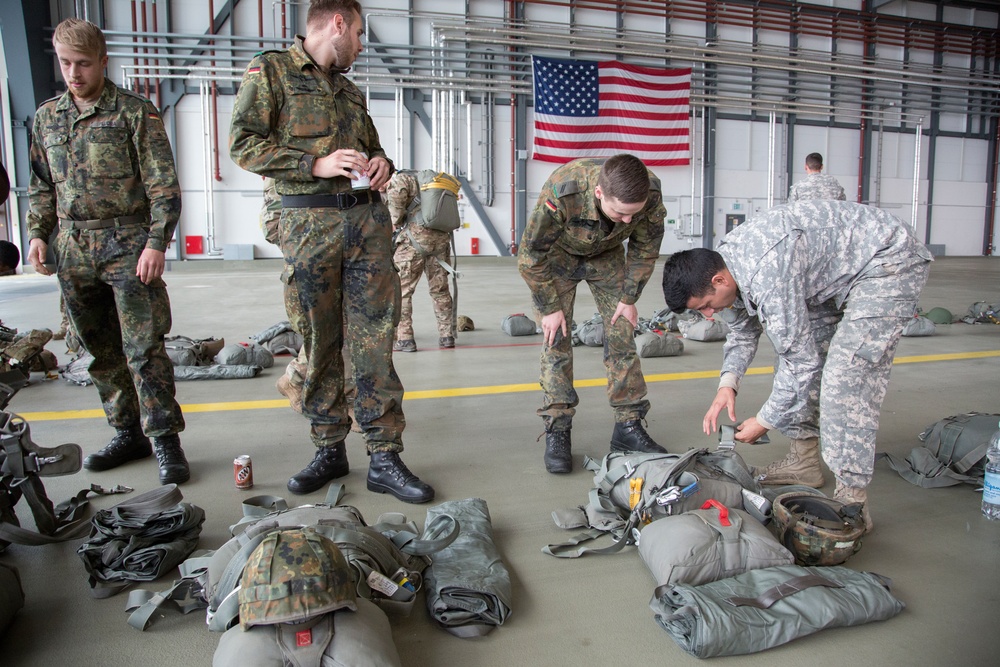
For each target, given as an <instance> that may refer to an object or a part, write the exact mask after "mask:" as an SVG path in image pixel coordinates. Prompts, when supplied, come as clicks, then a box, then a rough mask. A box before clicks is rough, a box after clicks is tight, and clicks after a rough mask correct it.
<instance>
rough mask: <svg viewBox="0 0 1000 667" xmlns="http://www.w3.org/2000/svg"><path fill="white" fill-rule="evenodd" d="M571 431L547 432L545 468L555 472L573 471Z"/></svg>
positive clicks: (543, 458) (544, 457)
mask: <svg viewBox="0 0 1000 667" xmlns="http://www.w3.org/2000/svg"><path fill="white" fill-rule="evenodd" d="M571 448H572V445H571V444H570V437H569V431H546V432H545V455H544V456H543V457H542V461H544V462H545V469H546V470H548V471H549V472H551V473H553V474H559V473H566V472H572V471H573V456H572V455H571V454H570V449H571Z"/></svg>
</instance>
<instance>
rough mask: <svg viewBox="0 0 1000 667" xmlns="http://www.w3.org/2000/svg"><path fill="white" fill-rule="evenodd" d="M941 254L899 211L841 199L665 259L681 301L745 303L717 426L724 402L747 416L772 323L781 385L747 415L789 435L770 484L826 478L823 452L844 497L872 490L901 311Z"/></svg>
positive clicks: (800, 206) (792, 209) (782, 211)
mask: <svg viewBox="0 0 1000 667" xmlns="http://www.w3.org/2000/svg"><path fill="white" fill-rule="evenodd" d="M931 260H932V258H931V254H930V252H928V250H927V248H925V247H924V245H923V244H922V243H920V242H919V241H917V240H916V239H915V238H914V237H913V235H912V234H911V233H910V230H909V229H908V228H907V226H906V225H905V224H903V223H902V222H901V221H900V220H898V219H897V218H894V217H893V216H891V215H889V214H888V213H886V212H884V211H881V210H879V209H877V208H871V207H868V206H862V205H860V204H852V203H848V202H833V201H816V200H813V201H805V202H797V203H795V204H789V205H787V206H779V207H777V208H773V209H771V210H770V211H766V212H765V213H763V214H761V215H759V216H758V217H756V218H754V219H752V220H750V221H749V222H747V223H744V224H742V225H740V226H739V227H738V228H737V229H735V230H733V231H732V232H730V233H729V234H727V235H726V237H725V238H724V239H723V241H722V243H721V244H720V246H719V250H718V252H716V251H714V250H708V249H706V248H696V249H694V250H687V251H684V252H681V253H677V254H676V255H673V256H672V257H670V259H669V260H667V263H666V265H665V266H664V269H663V295H664V297H665V298H666V301H667V305H668V306H669V307H670V309H671V310H674V311H677V312H680V311H681V310H683V309H684V308H690V309H692V310H697V311H699V312H701V313H702V314H703V315H705V316H706V317H710V316H711V315H713V314H714V313H717V312H719V311H721V310H723V309H726V308H733V309H734V311H735V312H734V313H733V315H734V318H733V319H734V321H732V322H731V323H730V327H731V331H730V333H729V336H728V338H727V340H726V344H725V347H724V348H723V349H724V358H723V362H722V377H721V379H720V381H719V391H718V393H717V394H716V397H715V400H714V401H712V405H711V407H710V408H709V409H708V412H707V413H706V414H705V418H704V420H703V428H704V430H705V432H706V433H713V432H715V430H716V426H717V423H716V419H717V417H718V415H719V413H720V412H722V410H727V411H728V413H729V418H730V419H732V420H733V421H736V394H737V392H738V391H739V386H740V381H741V380H742V378H743V376H744V375H745V374H746V371H747V369H748V368H749V366H750V362H751V361H752V360H753V358H754V355H755V354H756V352H757V345H758V343H759V339H760V335H761V333H763V332H764V331H765V330H766V331H767V336H768V338H769V339H770V340H771V343H772V345H773V346H774V350H775V352H776V353H777V355H778V361H777V364H776V369H775V373H774V385H773V388H772V390H771V395H770V397H769V398H768V400H767V402H765V403H764V405H763V407H761V409H760V411H759V412H758V413H757V415H756V416H754V417H750V418H749V419H746V420H744V421H743V422H742V423H741V424H740V425H739V426H737V433H736V440H738V441H740V442H754V441H756V440H757V439H758V438H759V437H760V436H762V435H763V434H764V433H766V432H767V431H768V430H770V429H772V428H776V429H778V430H779V431H781V432H782V433H783V434H784V435H786V436H788V437H789V438H791V439H792V444H791V452H790V453H789V455H788V456H786V457H785V458H784V459H783V460H781V461H777V462H775V463H772V464H771V465H769V466H767V467H765V468H759V469H756V470H755V471H754V473H755V475H757V476H758V477H761V478H762V479H761V483H762V484H773V485H785V484H804V485H806V486H812V487H816V488H818V487H820V486H822V485H823V471H822V468H821V465H820V439H822V454H823V459H824V460H825V461H826V463H827V465H828V466H830V469H831V470H832V471H833V474H834V476H835V477H836V482H837V483H836V488H835V490H834V498H835V499H837V500H840V501H842V502H844V503H853V502H856V503H864V515H865V524H866V526H867V529H868V530H871V528H872V521H871V515H870V513H869V507H868V503H867V502H866V501H867V497H868V491H867V489H868V485H869V483H870V482H871V479H872V473H873V471H874V464H875V434H876V432H877V431H878V421H879V408H880V407H881V405H882V400H883V399H884V398H885V392H886V389H887V387H888V384H889V371H890V369H891V368H892V359H893V356H894V355H895V353H896V344H897V343H898V342H899V338H900V334H901V332H902V329H903V325H904V324H906V322H907V321H909V320H910V319H911V318H912V317H913V313H914V310H915V308H916V305H917V300H918V298H919V296H920V291H921V290H922V289H923V287H924V284H925V283H926V282H927V273H928V267H929V263H930V262H931Z"/></svg>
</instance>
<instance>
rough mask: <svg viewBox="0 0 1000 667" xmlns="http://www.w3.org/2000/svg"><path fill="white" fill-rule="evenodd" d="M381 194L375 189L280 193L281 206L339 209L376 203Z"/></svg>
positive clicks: (380, 199) (380, 198) (379, 199)
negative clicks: (328, 193) (312, 193)
mask: <svg viewBox="0 0 1000 667" xmlns="http://www.w3.org/2000/svg"><path fill="white" fill-rule="evenodd" d="M380 201H382V196H381V195H379V193H378V192H377V191H376V190H355V191H354V192H337V193H335V194H330V195H281V206H282V207H283V208H336V209H340V210H341V211H344V210H347V209H349V208H354V207H355V206H357V205H358V204H377V203H378V202H380Z"/></svg>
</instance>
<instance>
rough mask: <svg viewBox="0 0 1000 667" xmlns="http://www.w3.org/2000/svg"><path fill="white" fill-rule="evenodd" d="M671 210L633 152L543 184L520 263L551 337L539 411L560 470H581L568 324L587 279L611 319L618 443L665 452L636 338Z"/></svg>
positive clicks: (549, 459)
mask: <svg viewBox="0 0 1000 667" xmlns="http://www.w3.org/2000/svg"><path fill="white" fill-rule="evenodd" d="M665 214H666V210H665V209H664V208H663V197H662V194H661V191H660V180H659V179H658V178H657V177H656V176H655V175H653V173H652V172H650V171H649V170H648V169H646V166H645V165H644V164H643V163H642V161H641V160H639V159H638V158H637V157H635V156H633V155H626V154H623V155H616V156H615V157H612V158H609V159H607V160H606V161H605V160H593V159H584V160H575V161H573V162H570V163H568V164H565V165H563V166H561V167H559V168H558V169H556V170H555V171H554V172H553V173H552V175H551V176H550V177H549V179H548V181H546V182H545V185H543V186H542V191H541V194H540V196H539V198H538V203H537V204H536V205H535V210H534V212H533V213H532V214H531V218H530V219H529V220H528V225H527V227H526V229H525V230H524V236H523V237H522V239H521V248H520V250H519V252H518V258H517V259H518V261H517V266H518V269H519V270H520V272H521V277H522V278H524V280H525V282H527V283H528V288H529V289H530V290H531V298H532V301H533V302H534V307H535V310H536V311H537V313H538V317H539V319H540V320H541V323H542V334H543V335H544V337H545V339H544V341H543V343H542V355H541V377H540V383H541V385H542V391H543V392H544V399H543V403H542V407H541V408H540V409H539V410H538V415H539V416H541V417H542V419H543V421H544V422H545V454H544V456H543V459H542V460H543V462H544V463H545V469H546V470H548V471H549V472H551V473H567V472H570V471H571V470H572V468H573V463H572V457H571V444H570V429H571V427H572V421H573V415H574V414H576V406H577V404H578V403H579V398H578V396H577V393H576V390H575V389H574V388H573V343H572V337H571V336H570V332H569V329H568V326H569V325H568V323H569V322H572V320H573V304H574V302H575V300H576V288H577V285H579V283H580V282H581V281H586V282H587V284H588V285H589V286H590V291H591V293H592V294H593V295H594V300H595V301H596V302H597V309H598V311H600V314H601V319H602V320H603V321H604V336H605V338H604V366H605V368H606V369H607V373H608V400H609V402H610V403H611V407H612V408H613V409H614V413H615V428H614V432H613V434H612V436H611V449H612V450H618V451H642V452H665V451H666V450H664V449H663V448H662V447H660V446H659V445H658V444H656V443H655V442H654V441H653V439H652V438H650V437H649V434H648V433H646V431H645V429H644V428H643V426H642V419H643V418H644V417H645V416H646V413H647V412H648V411H649V401H647V400H646V398H645V396H646V381H645V379H643V377H642V368H641V367H640V364H639V356H638V354H637V353H636V350H635V341H634V333H635V326H636V324H637V322H638V311H637V310H636V307H635V303H636V301H638V300H639V296H640V295H641V294H642V289H643V287H645V285H646V282H647V281H648V280H649V277H650V275H652V273H653V265H654V264H655V262H656V259H657V258H658V257H659V255H660V242H661V241H662V240H663V217H664V215H665ZM625 241H628V252H627V253H626V251H625V245H624V243H625Z"/></svg>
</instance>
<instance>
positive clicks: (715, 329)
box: [677, 315, 729, 343]
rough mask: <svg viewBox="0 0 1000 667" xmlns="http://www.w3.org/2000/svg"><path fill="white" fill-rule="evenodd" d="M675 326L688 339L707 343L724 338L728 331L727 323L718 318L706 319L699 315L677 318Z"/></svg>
mask: <svg viewBox="0 0 1000 667" xmlns="http://www.w3.org/2000/svg"><path fill="white" fill-rule="evenodd" d="M677 328H678V329H679V330H680V332H681V334H682V335H683V336H684V337H685V338H687V339H688V340H697V341H701V342H703V343H708V342H712V341H717V340H725V339H726V335H727V334H728V333H729V325H728V324H726V323H725V322H724V321H722V320H721V319H719V318H715V319H711V320H710V319H707V318H704V317H701V316H700V315H699V316H698V317H697V318H696V319H692V320H678V322H677Z"/></svg>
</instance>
